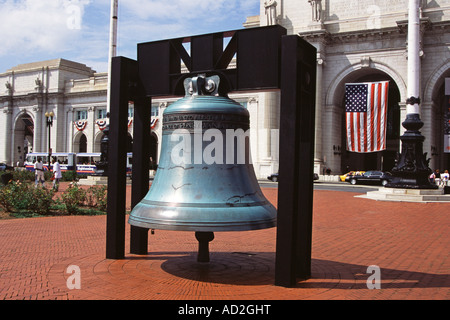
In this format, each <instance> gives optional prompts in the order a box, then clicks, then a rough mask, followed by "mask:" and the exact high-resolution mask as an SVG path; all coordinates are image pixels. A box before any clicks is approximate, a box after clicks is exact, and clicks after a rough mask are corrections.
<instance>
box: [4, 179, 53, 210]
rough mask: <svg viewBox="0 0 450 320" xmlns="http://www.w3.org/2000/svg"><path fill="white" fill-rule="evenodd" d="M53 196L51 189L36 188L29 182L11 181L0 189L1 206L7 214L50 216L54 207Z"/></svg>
mask: <svg viewBox="0 0 450 320" xmlns="http://www.w3.org/2000/svg"><path fill="white" fill-rule="evenodd" d="M53 195H54V192H53V190H51V189H45V188H40V187H39V188H35V187H34V184H33V183H29V182H21V181H11V182H10V183H8V184H7V185H6V186H3V187H1V188H0V206H1V207H2V208H3V209H4V210H5V211H7V212H14V211H29V212H31V213H37V214H48V213H49V212H50V208H51V206H52V205H53Z"/></svg>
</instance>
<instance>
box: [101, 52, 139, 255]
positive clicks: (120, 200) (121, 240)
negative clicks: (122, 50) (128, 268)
mask: <svg viewBox="0 0 450 320" xmlns="http://www.w3.org/2000/svg"><path fill="white" fill-rule="evenodd" d="M135 69H136V62H135V61H133V60H130V59H127V58H123V57H115V58H113V60H112V71H111V77H112V81H111V92H110V97H111V105H110V123H109V135H108V137H109V146H108V159H107V160H108V203H107V220H106V258H107V259H123V258H124V256H125V210H126V164H127V163H126V158H127V138H128V129H127V128H128V101H129V99H130V92H129V91H130V83H131V82H132V79H133V78H134V75H133V73H134V72H135Z"/></svg>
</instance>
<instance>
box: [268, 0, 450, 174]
mask: <svg viewBox="0 0 450 320" xmlns="http://www.w3.org/2000/svg"><path fill="white" fill-rule="evenodd" d="M263 2H264V1H261V11H260V14H261V19H260V24H261V25H266V24H267V22H266V19H264V18H263V17H264V15H265V9H264V5H263ZM277 12H278V16H277V23H278V24H280V25H282V26H283V27H285V28H286V29H287V30H288V33H289V34H298V35H299V36H300V37H302V38H304V39H306V40H307V41H309V42H310V43H312V44H313V45H314V46H315V47H316V48H317V51H318V53H317V104H316V111H317V112H316V113H317V119H316V150H315V162H316V169H315V171H316V172H318V173H322V172H323V170H324V169H325V168H330V169H331V171H332V172H334V173H340V172H343V171H346V170H347V169H352V170H369V169H384V170H390V169H391V168H392V165H393V163H394V161H395V156H396V152H398V151H399V150H400V140H399V139H398V137H399V135H401V134H402V133H403V131H404V128H403V127H402V125H401V122H402V121H403V120H404V119H405V116H406V107H405V105H406V99H407V88H406V85H407V74H408V72H407V25H408V20H407V19H408V17H407V14H408V1H407V0H393V1H391V0H377V1H375V0H280V1H278V7H277ZM420 14H421V31H422V32H421V47H422V50H421V87H422V90H421V92H422V94H421V96H420V97H421V100H422V104H421V119H422V121H423V122H424V126H423V128H422V129H421V133H422V135H424V136H425V138H426V139H425V142H424V151H425V152H427V153H428V157H430V158H431V161H430V167H431V168H433V169H435V168H438V169H439V168H440V169H448V167H450V157H449V154H448V153H447V154H444V152H443V151H444V145H443V124H444V123H443V112H444V93H443V91H444V82H445V78H446V77H447V78H448V77H450V51H449V44H450V32H449V31H450V1H449V0H438V1H426V0H424V1H421V9H420ZM379 80H390V87H391V90H390V95H389V108H390V114H389V116H388V118H389V119H388V120H389V122H388V147H387V150H386V151H384V152H378V153H374V154H355V153H350V152H347V151H346V145H345V139H344V138H345V134H346V133H345V123H344V89H345V83H352V82H363V81H379Z"/></svg>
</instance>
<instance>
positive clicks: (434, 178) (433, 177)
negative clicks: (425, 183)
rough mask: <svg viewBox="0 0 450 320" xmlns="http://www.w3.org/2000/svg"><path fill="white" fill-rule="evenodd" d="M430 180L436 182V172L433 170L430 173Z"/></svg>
mask: <svg viewBox="0 0 450 320" xmlns="http://www.w3.org/2000/svg"><path fill="white" fill-rule="evenodd" d="M429 178H430V182H431V183H436V174H435V173H434V172H432V173H431V174H430V177H429Z"/></svg>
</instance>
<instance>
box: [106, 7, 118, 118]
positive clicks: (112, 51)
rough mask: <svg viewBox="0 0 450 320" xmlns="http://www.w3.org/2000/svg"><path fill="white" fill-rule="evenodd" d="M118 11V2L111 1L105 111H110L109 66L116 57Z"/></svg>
mask: <svg viewBox="0 0 450 320" xmlns="http://www.w3.org/2000/svg"><path fill="white" fill-rule="evenodd" d="M118 11H119V0H111V15H110V16H111V21H110V27H109V57H108V91H107V107H106V111H107V113H109V111H110V104H111V102H110V91H111V66H112V58H113V57H115V56H116V55H117V20H118Z"/></svg>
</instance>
